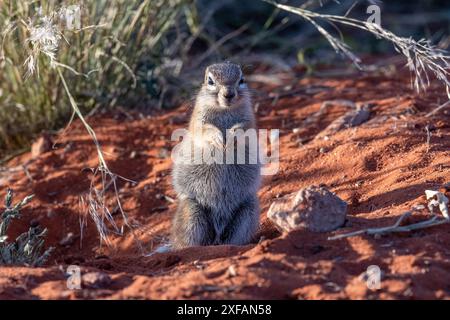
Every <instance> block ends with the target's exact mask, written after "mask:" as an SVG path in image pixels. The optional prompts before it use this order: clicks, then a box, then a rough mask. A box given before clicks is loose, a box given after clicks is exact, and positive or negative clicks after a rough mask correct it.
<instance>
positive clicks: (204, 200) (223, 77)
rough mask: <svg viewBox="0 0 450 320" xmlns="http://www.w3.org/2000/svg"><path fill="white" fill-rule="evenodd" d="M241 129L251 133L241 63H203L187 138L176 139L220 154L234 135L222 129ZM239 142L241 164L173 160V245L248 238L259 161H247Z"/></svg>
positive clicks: (254, 219) (255, 209) (253, 224)
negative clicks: (200, 83)
mask: <svg viewBox="0 0 450 320" xmlns="http://www.w3.org/2000/svg"><path fill="white" fill-rule="evenodd" d="M238 129H242V130H238ZM247 129H255V130H254V132H255V133H256V124H255V115H254V112H253V108H252V103H251V98H250V92H249V89H248V88H247V84H246V83H245V81H244V77H243V74H242V71H241V68H240V67H239V66H238V65H236V64H233V63H230V62H225V63H218V64H213V65H211V66H209V67H208V68H207V69H206V72H205V79H204V83H203V85H202V87H201V89H200V91H199V92H198V94H197V97H196V101H195V106H194V109H193V113H192V116H191V120H190V123H189V129H188V131H189V135H190V136H191V139H190V140H189V139H185V140H183V141H182V142H181V143H180V144H181V145H182V147H184V148H185V149H186V148H187V149H188V150H189V151H192V150H194V149H196V150H199V149H200V150H208V152H209V151H211V150H213V151H214V152H218V154H220V153H223V154H225V153H226V152H227V151H229V150H230V148H231V149H232V150H236V144H234V143H232V141H230V140H233V139H234V138H233V139H229V137H230V136H227V134H228V133H232V134H233V133H234V132H236V131H240V132H243V131H244V130H247ZM249 131H250V132H251V131H252V130H249ZM249 131H246V132H249ZM255 135H256V134H255ZM245 141H246V143H245V147H244V150H245V154H246V155H247V158H246V162H244V163H242V162H236V161H234V162H233V163H231V164H225V163H223V164H221V163H215V162H213V163H204V162H202V163H200V164H197V163H189V162H188V163H186V162H184V161H175V163H174V166H173V172H172V177H173V184H174V188H175V191H176V192H177V195H178V201H179V203H178V209H177V212H176V214H175V217H174V219H173V223H172V235H171V242H172V246H173V247H174V248H183V247H188V246H197V245H218V244H235V245H242V244H246V243H248V242H250V241H251V239H252V237H253V236H254V234H255V231H256V230H257V228H258V225H259V203H258V198H257V195H256V193H257V190H258V187H259V182H260V164H259V160H256V162H251V161H249V159H250V158H249V157H248V154H249V146H248V141H249V140H245ZM192 142H193V143H192ZM183 145H184V146H183ZM191 148H193V149H191ZM254 151H255V150H254V149H253V152H254ZM257 154H258V152H256V155H257ZM257 158H258V156H257ZM227 163H229V162H228V161H227Z"/></svg>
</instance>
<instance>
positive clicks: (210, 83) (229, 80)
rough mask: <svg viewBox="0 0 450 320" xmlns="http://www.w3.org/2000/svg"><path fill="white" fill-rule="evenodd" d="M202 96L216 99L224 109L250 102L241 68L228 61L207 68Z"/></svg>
mask: <svg viewBox="0 0 450 320" xmlns="http://www.w3.org/2000/svg"><path fill="white" fill-rule="evenodd" d="M202 96H203V98H209V99H214V100H215V101H217V102H218V104H219V106H221V107H223V108H229V107H233V106H237V105H240V104H241V103H242V102H243V101H244V100H248V99H249V91H248V88H247V84H246V83H245V80H244V75H243V74H242V70H241V67H240V66H239V65H237V64H234V63H231V62H228V61H227V62H224V63H217V64H213V65H210V66H209V67H207V68H206V71H205V81H204V83H203V86H202Z"/></svg>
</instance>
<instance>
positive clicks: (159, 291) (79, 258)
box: [0, 74, 450, 299]
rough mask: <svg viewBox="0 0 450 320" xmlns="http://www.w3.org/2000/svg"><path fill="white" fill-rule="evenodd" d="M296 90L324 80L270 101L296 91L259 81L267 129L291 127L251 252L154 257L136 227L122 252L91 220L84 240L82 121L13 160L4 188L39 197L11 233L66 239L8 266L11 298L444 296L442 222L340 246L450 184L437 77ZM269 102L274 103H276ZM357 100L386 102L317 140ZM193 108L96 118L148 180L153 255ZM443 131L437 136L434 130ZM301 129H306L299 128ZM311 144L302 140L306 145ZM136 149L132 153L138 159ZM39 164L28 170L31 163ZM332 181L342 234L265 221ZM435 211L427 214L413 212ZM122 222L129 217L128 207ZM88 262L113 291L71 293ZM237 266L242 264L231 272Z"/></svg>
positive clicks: (374, 77) (145, 215)
mask: <svg viewBox="0 0 450 320" xmlns="http://www.w3.org/2000/svg"><path fill="white" fill-rule="evenodd" d="M289 84H291V85H292V88H291V89H290V90H294V91H295V90H297V89H305V88H311V86H312V87H315V88H316V87H318V86H320V87H323V88H321V89H319V90H316V91H313V92H307V93H305V92H304V91H303V92H302V91H300V92H297V93H292V94H289V95H286V96H282V97H280V98H279V99H278V100H274V99H272V98H267V93H268V92H275V91H276V92H283V88H282V87H279V88H273V87H268V86H260V87H259V88H257V92H258V93H259V94H258V96H257V97H256V100H258V101H259V109H258V119H259V127H260V128H268V129H271V128H281V132H280V137H281V143H280V145H281V150H280V151H281V152H280V158H281V164H280V170H279V172H278V174H276V175H274V176H269V177H266V178H265V179H264V183H263V186H262V188H261V191H260V193H259V196H260V200H261V209H262V214H261V219H262V228H261V231H260V236H263V237H264V239H263V240H262V241H260V243H258V244H256V243H254V244H249V245H247V246H243V247H236V246H217V247H195V248H189V249H185V250H181V251H175V252H171V253H162V254H155V255H153V256H151V257H142V256H140V254H139V250H138V248H137V246H136V242H135V240H134V239H133V237H132V235H131V233H130V232H129V231H128V230H126V234H125V236H123V237H119V236H117V237H114V238H112V240H113V244H114V248H113V249H111V248H108V247H105V246H104V245H103V246H101V247H100V246H99V240H98V233H97V231H96V229H95V227H94V224H93V222H92V220H90V219H89V218H88V220H87V221H88V226H87V229H85V230H84V233H83V241H82V243H81V248H80V227H79V222H80V217H82V216H83V214H84V213H83V211H82V207H81V206H80V196H81V195H83V194H85V193H86V192H87V191H88V189H89V178H90V174H89V173H88V172H87V171H86V170H84V171H83V169H84V168H89V167H95V166H96V165H97V162H96V153H95V150H94V148H93V144H92V141H91V139H90V137H89V136H88V134H87V133H86V131H85V130H84V129H83V128H82V126H81V125H80V123H79V122H76V123H75V124H73V125H72V127H71V128H70V129H69V130H68V131H67V132H66V133H65V134H64V135H60V136H58V137H57V148H56V149H54V150H51V151H48V152H45V153H43V154H41V155H39V156H38V157H37V158H35V159H33V160H30V155H29V154H25V155H23V156H20V157H17V158H16V159H13V160H12V161H10V163H9V164H8V167H9V168H16V169H17V168H19V169H17V170H15V171H12V172H11V173H9V174H8V175H6V176H3V177H1V176H0V196H1V197H2V198H3V197H4V195H5V192H6V187H7V186H10V187H12V188H13V189H14V191H15V194H16V200H19V199H21V198H22V197H24V196H25V195H29V194H32V193H34V194H35V195H36V196H35V198H34V200H33V201H32V202H31V203H30V204H29V205H28V206H27V209H25V210H23V214H24V217H23V218H22V219H21V220H20V221H18V222H15V223H14V224H13V225H12V227H11V232H10V236H11V237H14V236H16V235H17V234H18V233H20V232H23V231H25V230H27V228H28V226H29V223H30V221H31V220H34V221H39V223H40V225H42V226H45V227H47V228H48V229H49V233H48V237H47V240H46V244H47V245H52V246H55V247H56V250H55V252H54V253H53V254H52V257H51V259H50V261H48V262H47V264H46V266H44V267H42V268H34V269H33V268H25V267H1V268H0V298H3V299H28V298H42V299H68V298H81V299H91V298H111V299H135V298H137V299H183V298H187V299H205V298H206V299H216V298H238V299H340V298H344V299H348V298H350V299H429V298H430V299H435V298H438V299H443V298H446V299H448V298H450V273H449V272H448V271H449V270H450V249H449V248H450V247H449V244H450V228H449V225H441V226H437V227H433V228H430V229H426V230H419V231H416V232H412V233H407V234H391V235H385V236H382V237H376V238H375V237H371V236H358V237H354V238H348V239H343V240H336V241H329V240H327V237H328V236H330V235H333V234H337V233H342V232H349V231H355V230H358V229H361V228H367V227H379V226H387V225H389V224H392V223H394V222H395V220H396V219H397V218H398V217H399V215H400V214H401V213H402V212H404V211H405V210H408V209H410V208H411V207H412V206H413V205H416V204H425V198H424V190H425V189H438V188H440V187H442V186H443V185H444V184H445V183H448V182H449V181H450V161H449V159H450V151H449V150H450V112H449V110H448V109H447V110H443V111H441V112H439V113H438V114H437V115H436V116H434V117H430V118H426V117H425V116H424V115H425V114H426V113H427V112H429V111H430V110H432V109H433V108H435V107H436V101H437V100H438V99H441V101H444V100H445V96H444V94H442V93H440V92H442V90H441V87H439V85H438V84H433V85H432V87H431V88H430V90H429V93H428V94H427V95H425V94H420V95H416V94H414V93H413V92H412V90H411V89H410V86H409V77H408V75H405V74H402V75H399V74H396V75H395V76H389V77H388V76H385V75H382V74H371V75H357V74H355V75H352V76H343V77H327V78H326V79H325V78H303V79H301V80H292V83H289ZM265 97H266V98H265ZM335 99H346V100H351V101H354V102H361V103H371V104H373V113H372V115H371V118H370V120H369V121H368V122H366V123H364V124H362V125H360V126H358V127H356V128H350V129H345V130H342V131H340V132H338V133H336V134H333V135H331V136H330V137H329V140H327V141H324V140H317V139H316V140H313V138H314V136H315V135H317V134H319V133H320V132H321V130H323V129H324V128H325V127H326V126H327V125H328V124H330V123H331V121H333V120H334V119H336V118H337V117H338V116H340V115H342V114H344V113H345V111H346V109H345V107H343V106H339V105H335V106H332V107H330V108H329V109H328V111H327V112H326V113H325V114H324V115H323V117H321V118H320V119H318V120H317V121H315V122H312V123H310V124H306V125H305V123H304V120H305V119H306V118H308V117H311V116H312V115H313V114H314V113H315V112H317V111H318V110H319V108H320V106H321V103H322V102H324V101H327V100H335ZM187 110H188V108H187V107H186V106H182V107H180V108H178V109H176V110H173V111H171V112H166V113H159V114H156V115H153V116H149V117H140V116H139V114H137V113H133V112H129V113H128V112H127V113H125V112H116V113H114V114H105V115H97V116H95V117H93V118H91V119H89V122H90V124H91V125H92V127H93V128H94V129H95V131H96V133H97V135H98V137H99V140H100V143H101V145H102V146H103V149H104V151H105V153H106V154H107V157H106V160H107V162H108V165H109V166H110V169H111V170H112V171H113V172H115V173H117V174H119V175H122V176H124V177H126V178H129V179H132V180H134V181H136V182H137V184H136V185H133V184H131V183H126V182H122V183H120V184H119V187H120V197H121V200H122V204H123V207H124V210H125V211H126V212H127V213H128V215H129V217H130V220H131V222H132V223H133V224H134V225H136V226H137V227H136V234H137V235H138V237H139V239H140V240H141V241H142V243H143V244H144V246H145V248H146V249H147V250H150V249H151V246H152V245H153V246H154V247H155V246H156V245H158V244H159V243H161V241H162V240H164V239H166V238H167V236H168V232H169V228H170V220H171V217H172V215H173V213H174V211H175V204H172V203H171V202H168V201H167V200H165V199H164V198H162V197H160V196H159V195H160V194H165V195H168V196H170V197H172V198H174V197H175V194H174V191H173V188H172V186H171V178H170V168H171V159H170V149H171V147H172V146H173V143H172V142H170V135H171V133H172V131H173V130H174V129H175V128H178V127H183V126H185V124H186V122H187V120H188V118H187V115H186V114H187ZM426 125H430V128H431V130H432V131H431V132H432V136H431V141H430V144H429V145H428V144H427V143H426V140H427V139H426V138H427V134H426V131H425V126H426ZM294 128H300V131H298V132H297V133H295V134H294V133H293V129H294ZM299 141H302V143H299ZM132 153H134V155H133V156H131V154H132ZM28 160H30V162H29V164H28V165H27V170H28V172H29V175H30V176H31V179H30V177H27V175H26V174H25V171H24V170H22V169H21V167H17V166H19V165H20V164H23V163H25V162H26V161H28ZM321 183H322V184H326V185H327V186H328V187H329V188H330V189H331V190H332V191H333V192H335V193H336V194H337V195H338V196H340V197H341V198H342V199H344V200H346V201H347V202H348V203H349V214H348V222H347V224H346V226H345V227H344V228H342V229H340V230H338V231H336V232H333V233H311V232H306V231H296V232H292V233H290V234H287V235H280V234H279V233H278V232H277V231H276V229H275V228H274V227H273V226H272V225H271V224H270V223H269V222H268V220H267V219H266V212H267V210H268V208H269V206H270V204H271V202H272V200H273V199H275V198H276V197H279V196H282V195H285V194H287V193H289V192H293V191H296V190H298V189H300V188H303V187H306V186H309V185H312V184H321ZM426 218H428V215H427V212H426V211H425V210H424V211H423V212H422V213H415V214H414V217H413V220H414V221H417V220H421V219H426ZM116 219H117V221H118V222H120V215H116ZM69 232H72V233H74V234H75V235H76V236H77V238H76V240H75V241H74V242H73V244H71V245H70V246H68V247H64V246H61V245H60V244H59V242H60V241H61V239H63V238H64V237H65V236H66V235H67V234H68V233H69ZM70 264H77V265H80V266H81V268H82V272H83V273H85V272H86V271H102V272H105V273H107V274H109V275H110V277H111V278H112V283H111V285H110V286H107V287H105V288H100V289H88V288H84V289H82V290H78V291H71V290H68V289H67V287H66V281H65V277H64V274H63V270H65V269H66V268H67V266H68V265H70ZM370 265H378V266H379V267H380V268H381V270H382V272H383V277H382V283H381V289H380V290H377V291H371V290H369V289H368V288H367V286H366V284H365V283H364V282H363V281H362V280H361V278H360V275H361V273H363V272H364V271H365V270H366V269H367V267H368V266H370ZM230 266H233V267H232V269H234V271H235V272H230V271H229V269H230Z"/></svg>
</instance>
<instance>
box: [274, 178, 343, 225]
mask: <svg viewBox="0 0 450 320" xmlns="http://www.w3.org/2000/svg"><path fill="white" fill-rule="evenodd" d="M346 214H347V203H346V202H345V201H343V200H341V199H340V198H339V197H337V196H336V195H335V194H334V193H332V192H330V191H329V190H328V189H326V188H325V187H317V186H310V187H308V188H305V189H301V190H300V191H298V192H294V193H291V194H289V195H287V196H285V197H283V198H281V199H277V200H276V201H275V202H273V203H272V205H271V206H270V208H269V212H268V213H267V217H268V218H269V219H270V220H272V221H273V222H274V223H275V225H276V226H278V227H279V228H280V229H281V230H282V231H285V232H289V231H292V230H299V229H307V230H310V231H313V232H329V231H332V230H336V229H337V228H339V227H341V226H343V225H344V223H345V217H346Z"/></svg>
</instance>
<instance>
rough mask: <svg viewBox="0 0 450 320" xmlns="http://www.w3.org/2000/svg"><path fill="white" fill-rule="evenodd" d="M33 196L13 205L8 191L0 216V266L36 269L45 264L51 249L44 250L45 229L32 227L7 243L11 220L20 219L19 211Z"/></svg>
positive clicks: (11, 193)
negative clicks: (3, 209) (20, 266)
mask: <svg viewBox="0 0 450 320" xmlns="http://www.w3.org/2000/svg"><path fill="white" fill-rule="evenodd" d="M32 198H33V196H28V197H26V198H25V199H23V200H22V201H20V202H19V203H17V204H16V205H13V203H12V200H13V192H12V190H11V189H8V192H7V194H6V199H5V207H6V208H5V211H4V212H3V213H2V214H1V215H0V265H24V266H31V267H38V266H41V265H42V264H44V263H45V261H46V260H47V259H48V257H49V256H50V254H51V252H52V251H53V248H52V247H50V248H48V249H46V250H44V238H45V235H46V234H47V229H43V230H42V229H41V228H40V227H39V226H34V225H32V226H31V227H30V228H29V230H28V232H24V233H22V234H21V235H19V236H18V237H17V238H16V239H15V240H14V241H13V242H11V243H8V241H7V240H8V236H7V231H8V227H9V226H10V225H11V222H12V221H13V219H18V218H20V216H21V215H20V210H22V208H23V207H24V206H25V205H27V204H28V203H29V202H30V201H31V199H32Z"/></svg>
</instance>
